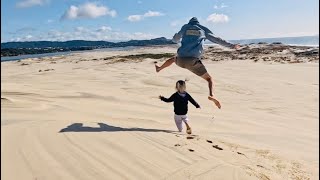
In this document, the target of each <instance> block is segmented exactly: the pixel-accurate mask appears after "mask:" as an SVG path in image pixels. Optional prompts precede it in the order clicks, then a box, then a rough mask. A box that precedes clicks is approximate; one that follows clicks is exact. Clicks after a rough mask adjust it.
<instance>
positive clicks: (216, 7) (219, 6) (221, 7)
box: [213, 3, 228, 9]
mask: <svg viewBox="0 0 320 180" xmlns="http://www.w3.org/2000/svg"><path fill="white" fill-rule="evenodd" d="M227 7H228V6H227V5H225V4H223V3H222V4H221V5H214V6H213V8H214V9H223V8H227Z"/></svg>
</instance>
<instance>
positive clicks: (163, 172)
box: [1, 48, 319, 180]
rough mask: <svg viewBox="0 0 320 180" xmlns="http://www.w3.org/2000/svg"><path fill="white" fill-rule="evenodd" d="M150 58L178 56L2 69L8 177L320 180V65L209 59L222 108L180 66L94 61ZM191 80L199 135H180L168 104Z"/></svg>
mask: <svg viewBox="0 0 320 180" xmlns="http://www.w3.org/2000/svg"><path fill="white" fill-rule="evenodd" d="M141 52H142V53H143V52H144V53H150V52H155V53H159V52H175V49H173V48H161V49H160V48H158V49H150V48H143V49H139V50H136V51H127V52H120V51H117V52H92V53H79V54H75V55H71V56H65V57H61V58H44V60H42V61H35V60H26V61H22V62H24V63H29V65H24V66H21V65H20V64H21V63H22V62H5V63H1V70H2V71H1V72H2V73H1V83H2V86H1V98H2V99H1V112H2V116H1V172H2V173H1V178H3V179H5V180H22V179H23V180H29V179H30V180H35V179H37V180H44V179H45V180H47V179H50V180H51V179H52V180H57V179H63V180H73V179H75V180H80V179H84V180H100V179H101V180H104V179H175V180H176V179H217V180H220V179H223V180H224V179H225V180H229V179H244V180H247V179H318V178H319V161H318V158H319V155H318V154H319V149H318V145H319V134H318V133H319V121H318V120H319V115H318V113H319V96H318V93H319V78H318V75H317V74H318V73H319V64H318V63H303V64H277V63H274V64H267V63H261V62H258V63H253V62H251V61H220V62H209V61H204V63H205V65H206V67H207V69H208V71H209V72H210V73H211V75H212V76H213V77H214V79H215V82H216V89H215V92H216V95H217V97H218V98H219V99H220V101H221V103H222V109H221V110H218V109H217V108H216V107H214V106H213V104H212V102H210V101H208V100H207V95H208V90H207V84H206V82H205V81H204V80H202V79H200V78H199V77H197V76H195V75H194V74H192V73H191V72H189V71H187V70H184V69H181V68H179V67H177V66H176V65H172V66H171V67H169V68H168V69H165V70H163V71H162V72H160V73H155V69H154V65H153V63H152V62H153V61H154V60H152V59H146V60H145V61H143V62H140V63H127V62H125V63H115V64H108V65H107V64H105V63H106V61H103V60H97V61H91V59H92V58H98V59H99V58H104V57H107V56H111V55H114V54H136V53H141ZM80 59H82V60H84V59H87V60H90V61H80V62H78V63H76V61H78V60H80ZM53 60H54V61H56V64H52V63H50V62H51V61H53ZM40 69H41V70H44V69H54V70H53V71H47V72H38V71H39V70H40ZM185 78H189V79H190V81H189V82H187V90H188V92H189V93H190V94H191V95H192V96H193V98H194V99H195V100H196V101H197V102H198V103H199V104H200V105H201V109H196V108H194V107H193V106H192V104H189V113H188V114H189V118H190V122H191V126H192V128H193V133H194V136H187V135H186V134H185V133H178V132H176V127H175V124H174V121H173V105H172V104H166V103H164V102H161V101H160V100H158V99H157V96H158V95H160V94H161V95H164V96H166V97H168V96H170V95H171V94H172V93H173V92H174V85H175V82H176V81H177V80H179V79H185ZM3 98H5V99H3ZM213 116H214V118H213ZM79 123H81V124H79ZM63 129H64V130H63ZM61 130H63V131H64V132H59V131H61ZM74 130H76V131H77V132H70V131H74ZM164 130H165V131H174V132H172V133H168V132H165V131H164ZM187 137H193V139H187ZM207 140H211V141H212V143H209V142H207ZM213 145H218V146H219V147H221V148H223V150H218V149H216V148H213V147H212V146H213ZM189 149H192V150H194V151H193V152H191V151H189ZM238 153H239V154H238Z"/></svg>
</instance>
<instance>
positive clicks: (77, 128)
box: [59, 123, 174, 133]
mask: <svg viewBox="0 0 320 180" xmlns="http://www.w3.org/2000/svg"><path fill="white" fill-rule="evenodd" d="M98 125H99V127H88V126H83V124H82V123H73V124H71V125H69V126H68V127H66V128H63V129H61V130H60V131H59V133H64V132H118V131H142V132H165V133H173V132H174V131H170V130H162V129H146V128H122V127H117V126H111V125H108V124H104V123H98Z"/></svg>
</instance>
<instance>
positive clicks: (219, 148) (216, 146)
mask: <svg viewBox="0 0 320 180" xmlns="http://www.w3.org/2000/svg"><path fill="white" fill-rule="evenodd" d="M212 147H214V148H216V149H218V150H220V151H221V150H223V149H222V148H221V147H219V146H218V145H212Z"/></svg>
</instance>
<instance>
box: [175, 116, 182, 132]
mask: <svg viewBox="0 0 320 180" xmlns="http://www.w3.org/2000/svg"><path fill="white" fill-rule="evenodd" d="M174 121H175V123H176V126H177V128H178V130H179V132H181V131H182V129H183V126H182V118H181V116H180V115H176V114H174Z"/></svg>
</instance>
